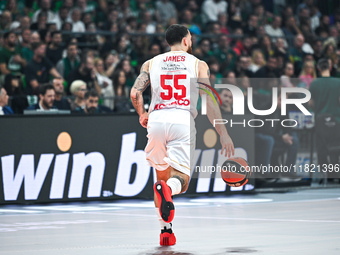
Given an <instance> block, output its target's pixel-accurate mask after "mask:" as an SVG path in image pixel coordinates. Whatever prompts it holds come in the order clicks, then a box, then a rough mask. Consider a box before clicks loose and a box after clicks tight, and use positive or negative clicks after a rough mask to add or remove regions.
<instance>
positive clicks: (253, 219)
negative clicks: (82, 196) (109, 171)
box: [113, 213, 340, 223]
mask: <svg viewBox="0 0 340 255" xmlns="http://www.w3.org/2000/svg"><path fill="white" fill-rule="evenodd" d="M113 215H120V216H136V217H153V218H154V217H155V215H148V214H127V213H114V214H113ZM176 218H177V219H178V218H182V219H205V220H244V221H272V222H309V223H340V220H300V219H261V218H232V217H215V216H212V217H204V216H176Z"/></svg>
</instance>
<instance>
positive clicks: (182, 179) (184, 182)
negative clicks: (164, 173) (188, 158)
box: [172, 174, 190, 193]
mask: <svg viewBox="0 0 340 255" xmlns="http://www.w3.org/2000/svg"><path fill="white" fill-rule="evenodd" d="M172 177H173V178H176V179H178V180H179V181H180V182H181V185H182V189H181V193H183V192H185V191H186V190H187V189H188V186H189V179H190V177H189V175H186V174H183V175H174V176H172Z"/></svg>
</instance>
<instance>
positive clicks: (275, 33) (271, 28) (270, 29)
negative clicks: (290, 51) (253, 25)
mask: <svg viewBox="0 0 340 255" xmlns="http://www.w3.org/2000/svg"><path fill="white" fill-rule="evenodd" d="M281 23H282V19H281V17H280V16H274V18H273V21H272V23H271V24H270V25H269V24H268V25H265V26H264V29H265V30H266V33H267V34H268V35H269V36H271V37H273V38H272V41H273V42H276V38H277V37H284V35H285V34H284V33H283V31H282V29H281ZM284 44H285V45H287V42H286V40H284Z"/></svg>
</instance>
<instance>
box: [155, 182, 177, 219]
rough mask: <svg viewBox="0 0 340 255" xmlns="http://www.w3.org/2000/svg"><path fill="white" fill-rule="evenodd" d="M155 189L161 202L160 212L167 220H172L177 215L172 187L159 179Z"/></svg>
mask: <svg viewBox="0 0 340 255" xmlns="http://www.w3.org/2000/svg"><path fill="white" fill-rule="evenodd" d="M153 189H154V191H155V193H156V195H157V199H158V202H159V214H160V215H161V217H162V219H163V220H164V221H165V222H167V223H169V222H171V221H172V220H173V218H174V216H175V206H174V204H173V202H172V198H171V189H170V187H169V186H168V185H167V184H166V183H165V181H158V182H156V183H155V185H154V186H153Z"/></svg>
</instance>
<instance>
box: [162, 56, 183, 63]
mask: <svg viewBox="0 0 340 255" xmlns="http://www.w3.org/2000/svg"><path fill="white" fill-rule="evenodd" d="M184 61H185V56H166V57H165V59H163V62H184Z"/></svg>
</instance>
